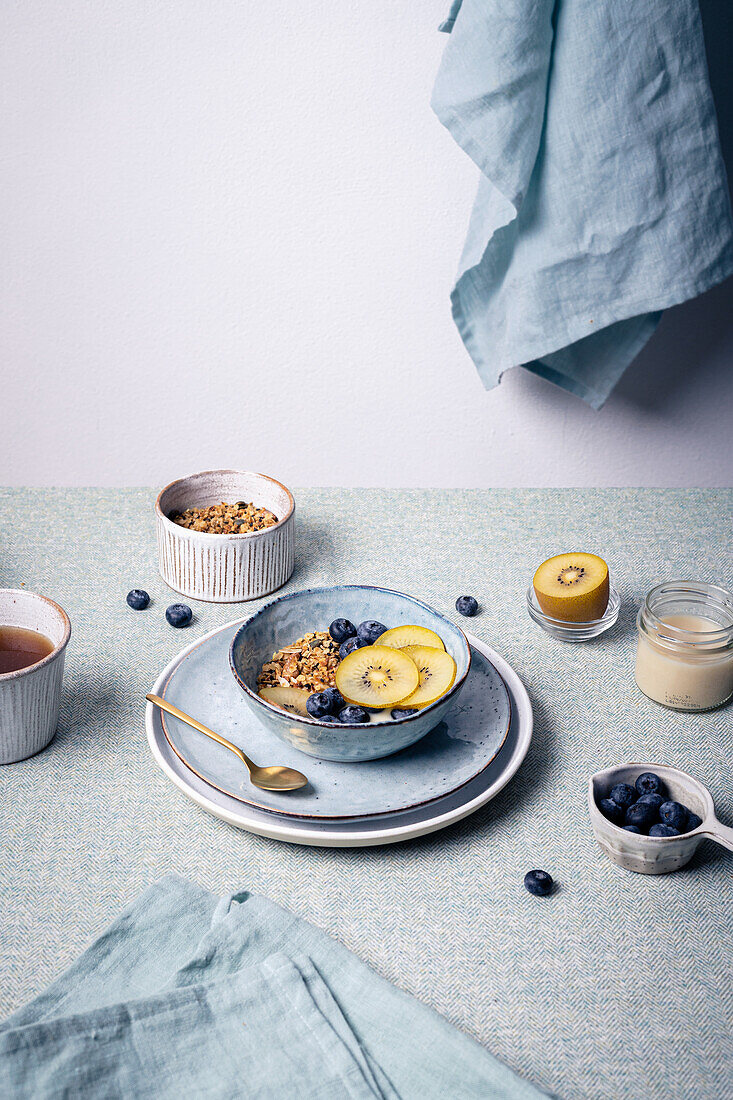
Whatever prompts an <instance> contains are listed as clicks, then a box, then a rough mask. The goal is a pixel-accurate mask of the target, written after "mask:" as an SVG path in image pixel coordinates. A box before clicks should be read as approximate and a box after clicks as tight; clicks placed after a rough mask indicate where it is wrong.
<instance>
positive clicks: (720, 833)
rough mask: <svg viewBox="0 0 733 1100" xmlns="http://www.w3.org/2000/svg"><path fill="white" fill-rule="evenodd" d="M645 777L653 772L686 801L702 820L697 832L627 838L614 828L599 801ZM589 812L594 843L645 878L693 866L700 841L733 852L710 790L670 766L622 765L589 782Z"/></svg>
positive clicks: (732, 832) (730, 836)
mask: <svg viewBox="0 0 733 1100" xmlns="http://www.w3.org/2000/svg"><path fill="white" fill-rule="evenodd" d="M642 772H654V773H655V775H658V776H659V778H660V779H661V780H663V782H664V783H665V784H666V787H667V790H668V791H669V794H670V798H672V799H674V801H675V802H681V803H682V804H683V806H687V808H688V809H689V810H692V812H693V813H696V814H697V815H698V817H700V818H702V823H701V824H700V825H698V827H697V828H696V829H693V830H692V832H689V833H683V834H682V835H681V836H644V835H643V834H641V833H627V832H626V831H625V830H624V829H622V828H621V827H620V826H619V825H614V824H613V822H612V821H609V820H608V818H607V817H604V816H603V814H602V813H601V811H600V810H599V809H598V806H597V800H598V799H599V798H606V797H608V794H609V792H610V790H611V788H612V787H614V786H615V785H616V784H617V783H629V784H630V785H631V786H633V785H634V783H635V782H636V780H637V779H638V777H639V776H640V775H641V774H642ZM588 810H589V812H590V820H591V825H592V826H593V832H594V834H595V838H596V840H597V841H598V844H599V846H600V848H601V849H602V851H604V852H605V853H606V855H607V856H608V857H609V859H612V860H613V862H614V863H616V864H618V866H619V867H624V868H625V869H626V870H627V871H638V872H639V873H640V874H642V875H664V874H666V873H667V872H668V871H678V870H679V869H680V867H684V866H685V864H686V863H689V862H690V860H691V859H692V857H693V855H694V854H695V850H696V849H697V847H698V845H699V843H700V841H701V840H705V839H706V838H707V839H708V840H714V841H716V842H717V843H718V844H722V845H723V847H724V848H728V849H729V850H730V851H733V829H729V828H728V826H727V825H723V824H722V822H720V821H718V819H717V817H716V816H715V806H714V804H713V800H712V797H711V795H710V792H709V790H708V789H707V787H704V786H703V785H702V783H700V781H699V780H697V779H693V777H692V776H691V775H688V774H687V772H683V771H680V769H679V768H673V767H670V765H669V764H637V763H633V764H622V765H620V766H619V767H615V768H607V769H606V770H605V771H602V772H597V773H596V774H595V775H592V776H591V777H590V780H589V782H588Z"/></svg>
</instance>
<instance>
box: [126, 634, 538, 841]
mask: <svg viewBox="0 0 733 1100" xmlns="http://www.w3.org/2000/svg"><path fill="white" fill-rule="evenodd" d="M239 621H240V620H238V619H237V620H233V621H232V622H231V623H228V624H226V626H233V625H234V623H235V622H239ZM221 629H223V628H222V627H217V628H216V629H215V630H212V631H209V633H208V634H207V635H205V636H204V638H201V639H199V642H201V641H204V640H205V639H206V638H208V637H210V636H211V635H213V634H216V633H218V631H219V630H221ZM466 636H467V638H468V640H469V642H470V644H471V645H475V646H476V648H477V649H478V650H479V651H480V652H481V653H482V655H483V656H484V657H486V658H487V660H489V661H490V662H491V663H492V664H493V665H494V667H495V668H496V669H497V671H498V672H499V675H500V676H501V678H502V680H504V682H505V685H506V687H507V688H508V689H509V694H510V700H512V704H513V709H515V710H516V718H517V723H518V731H517V744H516V747H515V749H514V751H513V753H512V755H511V756H510V757H509V759H508V761H507V763H506V766H505V767H504V768H503V770H502V771H501V773H500V774H499V775H498V776H497V778H496V779H495V780H494V782H493V783H490V784H489V786H488V787H487V788H486V789H485V790H483V791H481V792H480V793H479V794H477V795H476V796H475V797H474V798H472V799H470V800H469V801H468V802H466V803H463V804H461V805H459V806H456V807H454V808H453V809H451V810H447V811H446V812H445V813H443V814H436V815H435V816H433V817H428V818H427V819H426V820H423V821H416V822H411V823H410V824H409V825H388V826H387V827H386V828H383V829H380V828H375V829H371V830H364V831H361V832H343V831H339V828H338V826H336V827H335V828H333V829H329V830H328V831H326V829H325V828H320V829H315V828H311V827H308V824H306V823H305V822H304V819H302V818H291V821H292V825H288V824H286V823H285V822H284V820H283V818H282V817H279V816H277V815H272V819H271V820H267V821H259V820H255V821H253V820H251V819H250V820H247V818H246V816H243V814H242V812H239V813H235V812H232V811H231V810H229V809H227V808H226V807H225V806H220V805H218V804H217V803H216V802H215V801H213V800H212V799H211V798H208V797H207V796H206V795H203V794H200V793H199V792H198V791H196V790H194V789H193V788H192V787H191V786H190V784H189V783H187V782H186V781H185V779H183V778H182V777H180V776H179V775H178V774H177V773H176V772H175V770H174V769H173V768H172V766H171V764H170V763H169V761H168V760H167V759H166V757H165V755H164V754H163V752H162V751H161V748H160V746H159V745H158V743H157V738H156V730H155V713H156V711H157V710H158V708H157V707H154V706H153V704H152V703H148V704H147V705H146V708H145V728H146V734H147V739H148V745H149V747H150V751H151V754H152V756H153V759H154V760H155V762H156V764H157V765H158V767H159V768H160V769H161V771H162V772H163V773H164V774H165V775H166V776H167V777H168V779H170V781H171V782H172V783H173V785H174V786H175V787H177V788H178V789H179V790H180V791H181V793H182V794H184V795H185V796H186V797H187V798H188V799H190V800H191V801H192V802H194V803H195V804H196V805H197V806H199V807H200V808H201V809H203V810H206V811H207V813H210V814H211V815H212V816H213V817H217V818H219V820H220V821H225V822H226V823H227V824H228V825H232V826H234V827H235V828H238V829H242V830H244V831H245V832H250V833H253V834H254V835H256V836H263V837H266V838H268V839H270V840H279V841H282V842H284V843H288V844H303V845H306V846H312V847H320V848H365V847H372V846H376V845H380V844H396V843H401V842H402V841H405V840H411V839H414V838H416V837H420V836H426V835H428V834H429V833H433V832H437V831H438V830H440V829H444V828H446V827H448V826H449V825H453V824H455V823H456V822H458V821H461V820H462V819H463V818H465V817H468V816H470V814H472V813H475V811H476V810H479V809H481V807H482V806H485V805H486V803H487V802H490V801H491V799H492V798H494V797H495V796H496V795H497V794H498V793H499V791H501V790H502V789H503V788H504V787H505V786H506V785H507V784H508V783H509V781H510V780H511V779H512V778H513V777H514V776H515V775H516V773H517V772H518V770H519V768H520V766H521V764H522V762H523V761H524V759H525V757H526V755H527V752H528V751H529V746H530V744H531V742H532V733H533V725H534V719H533V714H532V703H531V701H530V698H529V694H528V692H527V689H526V688H525V686H524V684H523V683H522V680H521V679H520V677H519V675H518V674H517V673H516V672H515V671H514V669H513V668H512V666H511V665H510V664H509V663H508V661H507V660H506V659H505V658H504V657H502V656H501V655H500V654H498V653H497V652H496V651H495V650H494V649H492V647H491V646H489V645H487V644H486V643H485V642H482V641H481V640H480V639H479V638H476V637H475V636H474V635H472V634H468V633H467V634H466ZM197 644H198V643H197V642H192V643H191V644H190V645H189V646H187V647H185V649H183V650H182V651H181V652H180V653H179V654H178V655H177V656H176V657H174V658H173V660H172V661H170V662H169V664H168V665H167V666H166V668H165V669H164V670H163V672H162V673H161V674H160V676H159V677H158V680H157V681H156V683H155V685H154V688H153V691H154V692H159V689H160V688H161V687H162V686H163V684H164V683H165V681H166V679H167V677H168V676H169V675H170V673H171V672H172V666H173V665H174V664H175V663H176V662H177V661H178V660H179V658H181V657H183V656H184V655H185V654H186V653H187V651H188V650H189V649H192V648H193V647H194V646H195V645H197ZM512 697H513V698H512ZM161 728H162V726H161ZM510 728H511V723H510ZM167 743H168V742H167V741H166V744H167ZM177 759H178V758H177ZM184 766H185V767H186V768H187V770H190V769H188V767H187V765H184ZM192 774H194V773H192ZM202 782H204V780H202ZM208 785H209V784H208V783H207V786H208ZM225 797H230V796H229V795H226V796H225ZM240 805H242V806H246V805H247V804H246V803H240ZM436 805H437V804H436ZM249 808H250V810H252V811H254V812H256V813H262V812H263V811H260V810H258V809H257V808H256V807H254V806H251V807H249ZM245 813H246V811H245ZM373 817H374V818H377V817H378V818H380V819H381V818H382V817H383V815H380V814H375V815H373ZM333 820H334V819H333V818H329V819H323V821H324V823H325V825H326V826H327V823H328V821H333ZM364 820H369V819H364Z"/></svg>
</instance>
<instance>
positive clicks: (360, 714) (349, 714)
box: [339, 705, 369, 726]
mask: <svg viewBox="0 0 733 1100" xmlns="http://www.w3.org/2000/svg"><path fill="white" fill-rule="evenodd" d="M368 721H369V717H368V715H367V712H366V711H365V710H364V708H363V707H355V706H352V705H349V706H348V707H344V709H343V710H341V711H339V722H346V723H347V725H349V726H351V725H356V723H357V722H368Z"/></svg>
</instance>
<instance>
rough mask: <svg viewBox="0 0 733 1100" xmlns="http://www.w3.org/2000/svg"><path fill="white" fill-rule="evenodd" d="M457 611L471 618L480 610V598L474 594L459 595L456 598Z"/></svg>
mask: <svg viewBox="0 0 733 1100" xmlns="http://www.w3.org/2000/svg"><path fill="white" fill-rule="evenodd" d="M456 611H457V612H458V614H459V615H465V616H466V617H467V618H469V619H470V618H472V617H473V616H474V615H475V614H476V612H477V611H478V600H476V599H474V597H473V596H459V597H458V599H457V600H456Z"/></svg>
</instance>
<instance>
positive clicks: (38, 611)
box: [0, 588, 71, 764]
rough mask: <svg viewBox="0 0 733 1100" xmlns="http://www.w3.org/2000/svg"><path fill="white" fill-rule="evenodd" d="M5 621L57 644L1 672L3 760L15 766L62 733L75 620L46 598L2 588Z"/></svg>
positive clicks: (0, 612)
mask: <svg viewBox="0 0 733 1100" xmlns="http://www.w3.org/2000/svg"><path fill="white" fill-rule="evenodd" d="M0 625H2V626H21V627H24V628H25V629H26V630H36V631H38V633H39V634H45V636H46V637H47V638H48V639H49V641H51V642H52V643H53V647H54V648H53V649H52V651H51V652H50V653H49V654H48V656H47V657H44V658H43V660H41V661H38V662H37V663H36V664H34V665H29V666H28V668H21V669H18V671H17V672H4V673H0V764H12V763H14V761H16V760H25V758H26V757H27V756H33V754H34V753H36V752H40V751H41V749H45V747H46V745H47V744H48V743H49V741H50V740H51V738H52V737H53V735H54V734H55V732H56V726H57V725H58V721H59V705H60V703H61V681H62V679H63V675H64V658H65V656H66V646H67V645H68V642H69V638H70V637H71V623H70V622H69V617H68V615H67V614H66V612H65V611H63V610H62V608H60V607H59V605H58V604H57V603H54V602H53V600H49V599H47V598H46V597H45V596H38V595H37V594H36V593H35V592H26V591H25V589H22V588H0Z"/></svg>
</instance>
